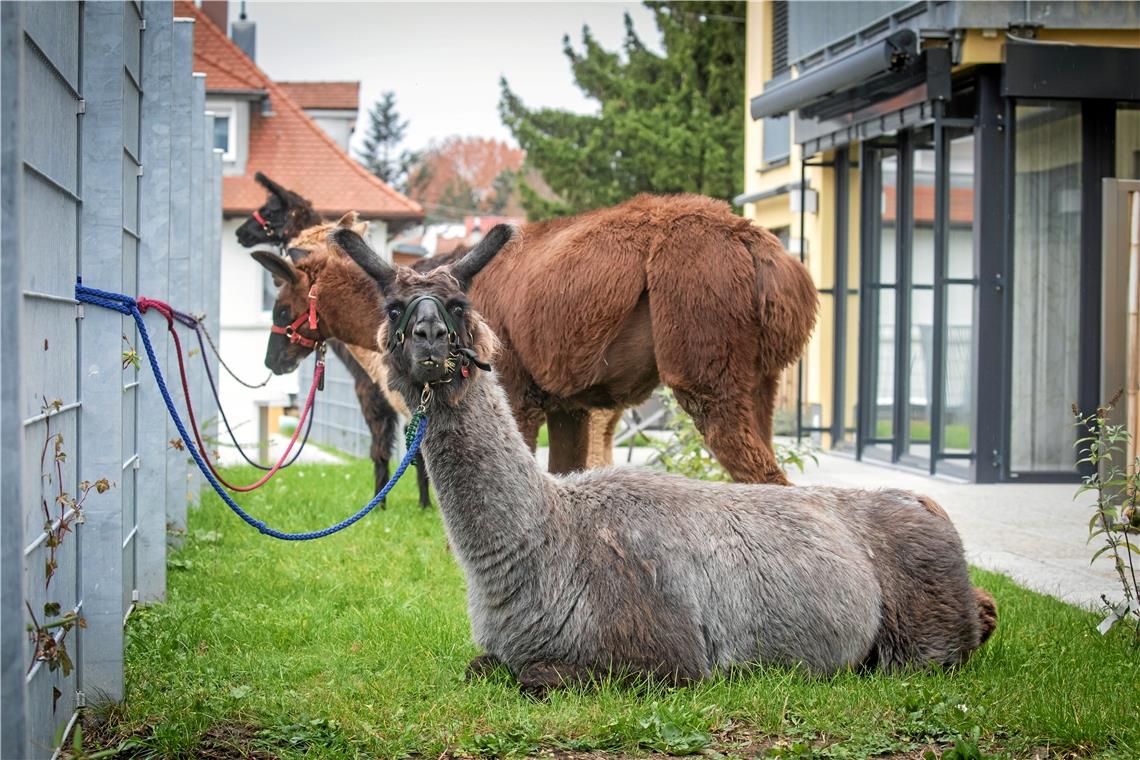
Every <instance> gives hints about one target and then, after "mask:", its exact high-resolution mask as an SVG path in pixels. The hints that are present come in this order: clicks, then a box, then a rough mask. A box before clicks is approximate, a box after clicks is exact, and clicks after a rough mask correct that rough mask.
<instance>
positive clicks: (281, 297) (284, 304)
mask: <svg viewBox="0 0 1140 760" xmlns="http://www.w3.org/2000/svg"><path fill="white" fill-rule="evenodd" d="M250 255H251V256H253V258H254V259H255V260H256V261H257V262H258V263H259V264H261V265H262V266H263V267H265V268H266V269H267V270H268V271H269V273H270V274H272V275H273V284H274V285H276V286H277V300H276V301H274V303H273V324H274V326H275V327H279V328H282V329H287V333H284V334H283V333H280V332H271V333H270V334H269V343H268V345H267V346H266V348H265V366H266V367H268V368H269V369H270V370H271V371H272V372H273V373H274V374H277V375H284V374H287V373H289V372H292V371H293V370H295V369H297V367H298V366H299V365H300V364H301V360H302V359H304V358H305V357H306V356H308V355H309V353H310V352H311V351H312V350H313V344H315V343H317V342H319V341H321V340H324V339H325V335H324V334H323V333H322V332H321V327H320V324H319V323H318V326H317V329H316V330H313V329H312V328H311V327H310V326H309V323H308V321H307V320H303V321H302V322H301V324H300V325H297V326H296V327H291V326H292V325H293V324H294V322H296V321H297V319H298V317H299V316H301V315H302V314H304V313H305V312H306V310H307V309H309V298H308V294H309V291H310V288H311V285H310V283H311V282H312V279H311V277H310V275H309V273H308V272H307V271H306V270H305V269H303V268H301V267H299V266H296V265H294V264H293V262H292V261H291V260H290V259H288V258H285V257H282V256H278V255H277V254H275V253H272V252H270V251H254V252H253V253H252V254H250ZM318 313H319V312H318ZM293 332H295V333H296V334H297V335H298V336H299V337H300V338H303V340H295V339H292V338H291V334H292V333H293Z"/></svg>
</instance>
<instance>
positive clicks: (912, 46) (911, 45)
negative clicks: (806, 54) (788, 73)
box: [750, 29, 919, 120]
mask: <svg viewBox="0 0 1140 760" xmlns="http://www.w3.org/2000/svg"><path fill="white" fill-rule="evenodd" d="M918 57H919V56H918V36H917V35H916V34H915V33H914V32H913V31H912V30H910V29H900V30H898V31H897V32H894V33H893V34H891V35H889V36H887V37H885V38H884V39H881V40H878V41H876V42H873V43H871V44H869V45H865V46H863V47H861V48H859V49H858V50H854V51H852V52H850V53H848V54H846V55H844V56H841V57H839V58H836V59H834V60H832V61H829V62H828V63H826V64H823V65H821V66H818V67H816V68H813V69H809V70H807V71H805V72H804V73H802V74H801V75H800V76H798V77H796V78H795V79H790V80H788V81H786V82H781V83H780V84H776V85H773V86H771V87H769V88H768V89H766V90H765V91H764V92H763V93H761V94H760V95H757V96H756V97H754V98H752V101H751V103H750V111H751V114H752V118H753V119H754V120H755V119H763V118H766V117H768V116H780V115H783V114H786V113H789V112H791V111H794V110H803V109H810V108H812V107H813V106H817V105H819V104H821V103H823V102H824V101H826V100H829V99H831V98H832V97H833V96H835V95H836V94H838V93H843V92H845V91H849V90H851V89H854V88H857V87H862V88H866V87H868V85H871V84H872V83H873V82H874V81H875V80H877V79H878V78H880V77H886V76H889V75H890V74H892V73H897V72H901V71H905V70H907V69H911V68H913V67H914V66H915V64H916V63H917V61H918Z"/></svg>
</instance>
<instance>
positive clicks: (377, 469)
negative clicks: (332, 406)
mask: <svg viewBox="0 0 1140 760" xmlns="http://www.w3.org/2000/svg"><path fill="white" fill-rule="evenodd" d="M254 178H255V179H256V180H257V181H258V182H259V183H260V184H261V185H262V186H263V187H265V189H266V190H268V191H269V195H268V197H267V198H266V200H265V204H264V205H262V207H261V208H260V209H258V210H257V211H256V212H255V214H253V215H251V216H250V217H249V219H247V220H246V221H245V222H244V223H243V224H242V225H241V226H240V227H238V229H237V231H236V235H237V239H238V242H239V243H241V244H242V245H243V246H245V247H246V248H252V247H253V246H256V245H263V244H270V245H276V246H278V247H279V248H280V249H286V248H287V246H288V243H289V241H290V240H292V239H294V238H296V237H297V236H298V235H299V234H300V233H301V232H302V231H303V230H305V229H306V228H308V227H312V226H314V225H318V224H320V223H321V222H322V221H323V220H322V219H321V217H320V215H319V214H318V213H317V212H316V211H315V210H314V209H313V206H312V204H311V203H310V202H309V201H308V200H306V199H305V198H303V197H302V196H300V195H298V194H297V193H295V192H293V191H291V190H287V189H286V188H284V187H281V185H279V184H277V183H276V182H274V181H273V180H271V179H270V178H269V177H266V176H265V175H264V174H262V173H261V172H257V174H255V175H254ZM288 250H289V255H290V257H291V258H293V259H294V260H299V259H300V258H302V257H303V256H304V255H305V254H306V253H307V252H306V251H304V250H303V249H301V248H291V249H288ZM286 324H288V323H286ZM328 347H329V349H330V350H331V351H332V352H333V354H334V355H335V356H336V358H337V359H339V360H340V361H341V363H342V364H343V365H344V366H345V369H347V370H348V373H349V374H350V375H351V376H352V385H353V391H354V392H355V394H356V399H357V401H358V402H359V403H360V411H361V413H362V414H363V416H364V422H365V424H366V425H367V426H368V433H369V437H370V444H369V450H368V455H369V458H370V459H371V460H372V473H373V480H374V482H375V488H376V491H377V492H379V490H380V489H381V488H383V487H384V484H385V483H387V482H388V473H389V460H390V458H391V453H392V445H393V444H394V443H395V439H396V433H397V430H398V428H399V421H398V419H397V416H396V412H395V411H394V410H393V409H392V406H391V404H389V403H388V400H387V398H386V397H385V396H384V394H383V393H382V392H381V391H380V389H379V388H378V387H377V386H376V383H375V382H374V381H373V379H372V378H371V377H370V376H369V374H368V373H367V371H365V369H364V368H363V367H361V366H360V363H359V362H357V361H356V360H355V359H354V358H353V357H352V354H351V353H350V352H349V350H348V347H347V346H345V345H344V344H343V343H342V342H340V341H339V340H330V341H328ZM417 463H418V466H417V468H416V477H417V480H418V482H419V499H420V506H421V507H427V506H430V505H431V496H430V491H429V489H428V480H427V468H425V467H424V466H423V457H422V456H419V457H417Z"/></svg>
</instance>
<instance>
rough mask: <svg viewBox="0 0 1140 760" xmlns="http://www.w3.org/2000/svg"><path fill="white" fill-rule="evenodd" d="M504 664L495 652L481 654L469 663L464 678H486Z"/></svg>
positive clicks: (467, 679) (469, 679)
mask: <svg viewBox="0 0 1140 760" xmlns="http://www.w3.org/2000/svg"><path fill="white" fill-rule="evenodd" d="M502 664H503V661H502V660H500V659H499V658H498V657H496V656H495V655H493V654H481V655H479V656H478V657H476V658H475V659H474V660H472V661H471V662H469V663H467V673H466V674H464V676H463V680H465V681H473V680H474V679H476V678H486V677H487V676H489V675H491V672H492V671H494V670H495V668H497V667H499V666H500V665H502Z"/></svg>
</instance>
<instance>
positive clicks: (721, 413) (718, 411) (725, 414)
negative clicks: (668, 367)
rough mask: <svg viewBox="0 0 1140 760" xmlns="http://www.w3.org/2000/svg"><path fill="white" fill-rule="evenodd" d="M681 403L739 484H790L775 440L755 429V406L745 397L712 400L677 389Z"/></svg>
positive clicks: (676, 392)
mask: <svg viewBox="0 0 1140 760" xmlns="http://www.w3.org/2000/svg"><path fill="white" fill-rule="evenodd" d="M673 393H674V395H675V396H676V397H677V403H679V404H680V405H681V408H682V409H684V410H685V411H686V412H688V413H689V415H690V416H691V417H692V418H693V422H695V423H696V425H697V429H698V430H700V431H701V435H702V436H704V439H705V445H706V446H708V448H709V450H710V451H712V453H713V454H715V455H716V458H717V461H718V462H720V463H721V465H722V466H723V467H724V469H726V470H728V474H729V475H731V476H732V479H733V480H735V481H737V482H739V483H771V484H774V485H785V486H786V485H790V484H789V482H788V479H787V477H786V476H785V475H784V471H783V470H782V469H781V468H780V465H779V463H778V462H777V461H776V454H775V452H774V451H773V450H772V441H771V438H768V439H764V438H762V437H761V436H760V435H759V434H758V432H757V430H756V429H755V417H754V414H755V408H756V407H755V403H754V401H753V399H752V398H750V397H748V396H744V395H743V394H734V396H732V397H729V398H723V399H715V400H709V399H706V398H702V397H699V396H696V395H695V394H691V393H686V392H684V391H682V390H680V389H677V388H674V389H673Z"/></svg>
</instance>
